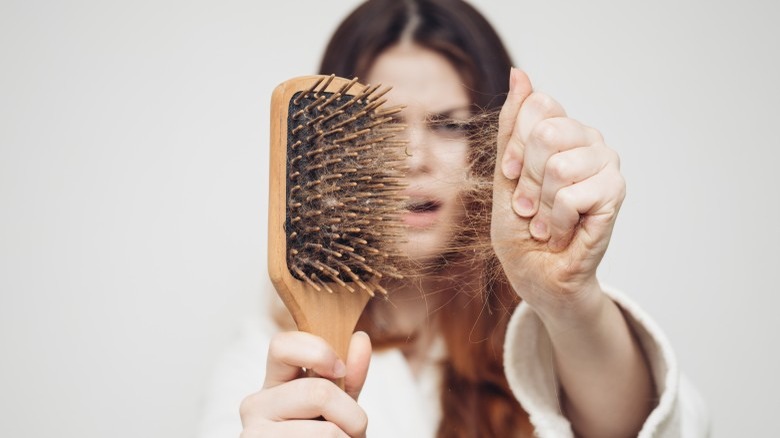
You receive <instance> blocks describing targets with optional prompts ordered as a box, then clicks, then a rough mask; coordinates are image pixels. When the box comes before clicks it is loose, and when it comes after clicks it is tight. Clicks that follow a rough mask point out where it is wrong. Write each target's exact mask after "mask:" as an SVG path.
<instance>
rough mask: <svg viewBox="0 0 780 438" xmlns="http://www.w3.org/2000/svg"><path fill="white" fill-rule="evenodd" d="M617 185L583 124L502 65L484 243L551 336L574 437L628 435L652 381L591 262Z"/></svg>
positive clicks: (600, 249) (644, 410) (596, 139)
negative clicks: (504, 92) (505, 89)
mask: <svg viewBox="0 0 780 438" xmlns="http://www.w3.org/2000/svg"><path fill="white" fill-rule="evenodd" d="M624 196H625V182H624V180H623V177H622V175H621V174H620V170H619V162H618V157H617V154H616V153H615V152H614V151H612V150H611V149H609V148H608V147H607V146H606V145H605V144H604V140H603V138H602V137H601V134H599V132H598V131H596V130H595V129H593V128H590V127H588V126H585V125H583V124H581V123H579V122H577V121H575V120H572V119H569V118H567V117H566V113H565V112H564V110H563V108H562V107H561V105H560V104H558V103H557V102H556V101H554V100H553V99H551V98H550V97H548V96H545V95H543V94H541V93H534V92H532V90H531V83H530V81H529V80H528V77H527V76H526V75H525V74H524V73H523V72H521V71H519V70H515V69H513V70H512V73H511V76H510V91H509V95H508V96H507V100H506V103H505V104H504V107H503V108H502V110H501V116H500V120H499V134H498V157H497V163H496V171H495V177H494V187H493V215H492V218H491V220H492V223H491V241H492V244H493V248H494V249H495V251H496V254H497V255H498V258H499V260H500V261H501V265H502V267H503V269H504V272H506V275H507V277H508V279H509V281H510V283H511V285H512V287H513V288H514V290H515V291H516V292H517V293H518V294H519V295H520V296H521V297H522V298H523V300H525V301H526V302H527V303H528V304H529V305H530V306H531V307H532V308H533V309H534V311H535V312H536V314H537V315H539V317H540V319H541V320H542V323H543V324H544V327H545V329H546V331H547V334H548V335H549V337H550V340H551V342H552V349H553V360H554V367H555V373H556V376H557V380H558V382H560V393H561V405H562V407H563V411H564V412H565V414H566V416H567V418H568V419H569V421H570V422H571V424H572V427H573V428H574V430H575V431H576V433H577V435H578V436H583V437H590V436H597V437H611V436H636V434H637V432H638V431H639V429H640V428H641V426H642V424H643V422H644V421H645V419H646V418H647V416H648V415H649V413H650V410H651V409H652V400H653V383H652V380H651V378H650V373H649V370H648V367H647V364H646V363H645V359H644V356H643V354H642V351H641V349H640V346H639V344H638V342H637V341H636V339H635V338H634V336H633V335H632V334H631V330H630V329H629V327H628V325H627V323H626V320H625V318H624V317H623V314H622V313H621V311H620V309H618V307H617V306H616V305H615V303H614V302H612V301H611V300H610V299H609V298H608V297H607V296H606V295H605V294H604V293H603V291H602V290H601V288H600V286H599V284H598V281H597V280H596V268H597V267H598V265H599V262H600V261H601V258H602V257H603V256H604V252H605V251H606V249H607V245H608V244H609V238H610V236H611V234H612V228H613V226H614V224H615V218H616V216H617V213H618V210H619V208H620V204H621V203H622V202H623V197H624Z"/></svg>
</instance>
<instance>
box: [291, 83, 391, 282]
mask: <svg viewBox="0 0 780 438" xmlns="http://www.w3.org/2000/svg"><path fill="white" fill-rule="evenodd" d="M333 78H334V77H333V76H330V77H322V78H320V79H319V80H318V81H316V82H315V83H314V84H313V85H312V86H311V87H310V88H309V89H308V90H306V91H301V92H298V93H295V94H294V95H293V98H292V99H291V100H290V103H289V108H288V119H287V133H288V135H287V218H286V221H285V231H286V234H287V266H288V268H289V270H290V273H291V274H292V275H293V276H294V277H296V278H298V279H299V280H302V281H305V282H307V283H309V284H310V285H311V286H313V287H314V288H315V289H317V290H326V291H328V292H333V287H332V286H333V285H334V284H338V285H340V286H341V287H342V288H346V289H347V290H349V291H351V292H354V291H356V290H363V291H365V292H366V293H369V294H370V295H374V293H375V292H376V291H379V292H381V293H386V291H385V290H384V289H383V288H382V287H381V286H379V285H378V281H379V280H380V279H381V278H385V277H391V278H398V277H401V274H400V272H399V270H398V268H397V266H398V264H399V263H400V260H401V255H400V253H399V251H398V249H397V248H398V243H399V239H400V238H401V237H402V233H401V232H402V229H401V228H402V226H403V225H402V222H401V215H402V213H403V212H404V197H403V196H402V195H401V192H402V191H403V189H404V183H403V166H404V161H405V155H404V150H405V149H404V148H405V142H403V141H400V140H396V139H394V137H395V134H396V133H397V132H398V131H399V130H401V129H403V127H402V126H401V125H399V124H398V123H397V120H396V118H395V116H394V114H396V113H398V112H399V111H400V110H401V107H394V108H383V106H382V105H383V104H384V103H385V101H384V100H383V99H381V96H382V95H383V94H384V93H386V92H387V91H388V90H389V88H386V89H384V90H380V87H379V86H365V87H363V86H360V87H359V88H361V89H360V90H359V91H358V92H354V93H350V89H351V88H353V87H354V86H355V84H356V83H357V78H355V79H353V80H351V81H349V82H347V83H345V85H344V86H342V87H341V88H340V89H338V90H337V91H336V92H325V91H324V90H325V89H326V88H327V87H328V85H329V84H330V82H331V81H332V80H333Z"/></svg>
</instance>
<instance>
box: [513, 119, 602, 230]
mask: <svg viewBox="0 0 780 438" xmlns="http://www.w3.org/2000/svg"><path fill="white" fill-rule="evenodd" d="M599 141H601V135H600V134H599V133H598V131H596V130H594V129H592V128H589V127H586V126H584V125H582V124H581V123H580V122H578V121H576V120H572V119H569V118H566V117H553V118H549V119H543V120H541V121H539V122H538V123H537V124H536V126H535V127H534V129H533V130H532V131H531V134H530V136H529V138H528V140H527V141H526V145H525V163H524V165H523V171H522V174H521V176H520V179H519V180H518V183H517V188H516V189H515V193H514V196H513V200H512V204H513V207H514V209H515V212H516V213H517V214H518V215H520V216H522V217H533V216H534V215H536V213H537V211H539V209H540V208H541V205H540V204H541V203H543V202H544V201H545V199H543V197H542V195H543V191H542V188H543V186H544V184H545V179H546V178H547V175H546V171H547V170H548V168H549V167H550V160H551V159H552V157H555V156H557V155H559V154H560V153H562V152H565V151H568V150H571V149H575V148H581V147H583V146H589V145H591V144H593V143H595V142H599ZM553 164H556V163H553ZM566 164H571V165H575V166H576V165H577V163H576V162H571V161H567V162H561V163H558V164H557V165H566ZM567 171H569V170H568V169H567ZM594 173H595V172H594ZM591 175H593V173H591V174H589V175H585V176H584V177H582V178H580V180H581V179H584V178H587V177H588V176H591ZM573 182H576V181H573ZM547 201H549V202H548V204H547V207H550V206H551V205H552V198H548V199H547Z"/></svg>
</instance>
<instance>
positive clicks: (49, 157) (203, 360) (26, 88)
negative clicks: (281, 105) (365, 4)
mask: <svg viewBox="0 0 780 438" xmlns="http://www.w3.org/2000/svg"><path fill="white" fill-rule="evenodd" d="M474 3H475V4H476V5H477V6H479V7H481V9H482V10H483V11H484V13H485V14H486V15H487V16H488V17H489V18H490V19H491V20H492V21H493V22H494V23H495V24H496V26H497V27H498V29H499V31H500V33H501V34H502V36H503V37H504V39H505V40H506V42H507V44H508V46H509V48H510V50H511V52H512V53H513V55H514V57H515V59H516V60H517V63H518V65H519V66H520V67H522V68H524V69H526V71H527V72H528V73H529V75H530V77H531V79H532V80H533V81H534V83H535V85H536V88H537V89H538V90H540V91H544V92H547V93H548V94H550V95H552V96H553V97H555V98H556V99H557V100H558V101H560V102H561V103H562V104H563V105H564V106H565V107H566V108H567V110H568V112H569V114H570V115H571V116H572V117H574V118H576V119H579V120H581V121H583V122H585V123H587V124H590V125H592V126H595V127H597V128H598V129H600V130H601V131H602V133H603V134H604V136H605V137H606V139H607V142H608V144H610V145H611V146H612V147H613V148H614V149H616V150H617V151H618V152H619V153H620V154H621V157H622V165H623V171H624V174H625V176H626V179H627V181H628V197H627V200H626V202H625V204H624V207H623V210H622V212H621V215H620V218H619V220H618V225H617V227H616V230H615V234H614V236H613V241H612V244H611V247H610V250H609V252H608V254H607V257H606V259H605V260H604V262H603V265H602V267H601V271H600V273H601V278H602V280H603V281H605V282H607V283H610V284H612V285H614V286H617V287H619V288H620V289H622V290H624V291H626V293H628V294H629V295H630V296H632V297H633V298H634V299H635V300H637V301H638V302H639V303H641V304H642V305H643V307H644V308H646V309H647V310H648V311H649V312H650V313H651V314H652V315H654V317H655V318H656V319H657V321H658V323H659V324H660V325H661V326H662V327H663V328H664V329H665V331H666V332H667V333H668V335H669V338H670V339H671V342H672V344H673V345H674V347H675V349H676V351H677V353H678V357H679V362H680V364H681V366H682V368H683V370H684V371H685V372H686V374H688V375H689V376H690V377H691V379H692V380H693V382H694V383H695V384H696V386H697V387H698V389H699V390H700V392H701V393H702V395H703V396H704V398H705V399H706V401H707V403H708V405H709V408H710V410H711V414H712V418H713V424H714V436H715V437H732V436H765V434H766V432H768V431H770V430H772V428H773V427H774V426H773V425H774V422H773V421H772V419H773V418H774V415H775V412H774V411H775V409H774V406H776V402H775V395H776V394H778V393H780V381H779V380H778V378H776V377H775V375H774V370H777V369H780V361H779V359H778V358H779V357H780V355H779V354H778V348H777V345H778V342H777V340H776V338H777V336H778V334H779V333H780V317H778V315H777V309H778V307H779V306H780V298H778V292H780V291H779V290H778V287H777V285H776V281H775V275H774V274H775V269H778V265H780V263H778V262H780V257H778V255H777V251H778V246H779V245H780V235H779V234H780V233H779V232H778V227H777V225H776V220H777V218H778V213H779V211H778V199H779V198H780V197H778V194H777V189H778V187H780V184H779V183H780V177H778V172H777V171H776V170H775V168H776V167H777V166H776V163H777V162H778V149H780V141H779V140H778V132H777V128H776V126H777V120H778V119H780V117H779V116H780V111H779V110H778V102H780V86H778V78H780V67H778V53H780V31H778V27H777V18H778V16H780V14H778V12H779V9H780V8H779V7H778V3H777V2H773V1H769V0H766V1H757V0H753V1H737V0H725V1H718V2H709V1H704V0H690V1H684V2H680V1H671V0H661V1H654V2H607V1H603V0H597V1H592V2H586V3H582V2H580V3H576V2H567V1H562V0H553V1H546V2H524V1H519V2H506V1H497V0H495V1H489V0H482V1H475V2H474ZM355 4H356V2H355V1H336V2H328V3H327V6H324V5H325V3H322V2H320V1H314V0H298V1H295V2H275V3H273V4H272V5H271V6H269V4H268V3H267V2H264V1H258V0H255V1H243V0H227V1H220V2H204V1H181V0H176V1H149V0H141V1H135V2H105V1H96V0H94V1H62V2H60V1H9V0H3V1H2V2H1V3H0V63H2V67H1V68H0V355H1V356H0V436H4V437H45V436H60V437H104V436H113V437H138V436H144V437H187V436H192V435H193V434H194V431H195V428H196V426H197V420H198V417H199V408H200V406H201V403H202V397H203V395H202V394H203V392H204V386H205V384H206V382H207V380H208V376H209V374H210V372H211V370H212V367H213V365H214V363H215V361H216V358H217V357H218V355H219V352H220V351H221V349H222V348H223V346H224V345H225V344H226V343H227V342H228V341H229V340H230V339H231V337H232V336H233V334H234V333H235V331H236V329H237V327H238V325H239V323H240V321H241V320H243V319H244V318H246V317H247V316H249V315H251V314H252V313H255V312H259V311H261V309H262V307H263V302H264V299H263V298H262V297H261V290H263V288H264V287H265V281H266V280H265V266H266V256H265V247H266V218H265V214H266V206H267V193H266V191H267V183H266V181H267V174H268V172H267V144H268V135H269V133H268V104H269V100H270V95H271V91H272V89H273V87H274V86H275V85H276V84H278V83H279V82H282V81H283V80H285V79H287V78H289V77H293V76H299V75H303V74H309V73H311V72H313V71H315V69H316V66H317V63H318V61H319V54H320V52H321V50H322V48H323V46H324V44H325V40H326V38H327V37H328V35H329V34H330V32H331V31H332V30H333V29H334V28H335V26H336V24H337V23H338V21H339V20H340V19H341V18H342V17H343V16H344V14H345V13H346V11H348V10H350V9H351V7H352V6H354V5H355ZM261 368H262V364H259V365H258V379H260V378H261V377H262V376H261V375H260V374H261Z"/></svg>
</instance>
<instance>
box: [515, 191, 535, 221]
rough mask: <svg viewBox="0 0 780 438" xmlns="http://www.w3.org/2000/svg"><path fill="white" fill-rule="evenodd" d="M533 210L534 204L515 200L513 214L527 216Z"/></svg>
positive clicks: (521, 198)
mask: <svg viewBox="0 0 780 438" xmlns="http://www.w3.org/2000/svg"><path fill="white" fill-rule="evenodd" d="M533 209H534V203H533V202H531V200H530V199H528V198H524V197H522V196H521V197H519V198H517V199H515V213H517V214H519V215H520V216H528V215H529V214H531V213H532V211H533Z"/></svg>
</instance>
